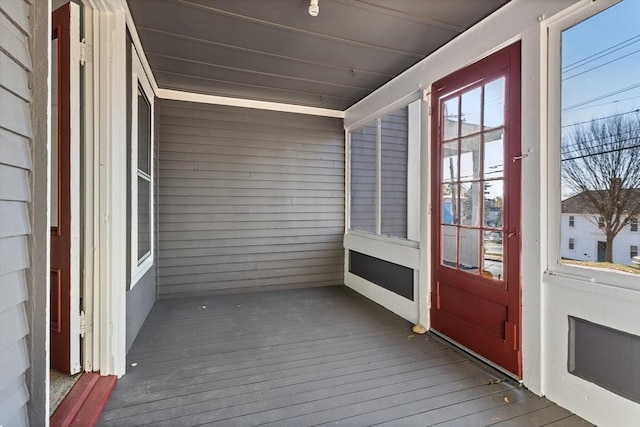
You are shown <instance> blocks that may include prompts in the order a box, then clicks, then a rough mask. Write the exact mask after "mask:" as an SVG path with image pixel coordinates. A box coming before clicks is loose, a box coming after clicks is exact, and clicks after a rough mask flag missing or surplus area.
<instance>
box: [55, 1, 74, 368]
mask: <svg viewBox="0 0 640 427" xmlns="http://www.w3.org/2000/svg"><path fill="white" fill-rule="evenodd" d="M69 67H70V9H69V5H68V4H67V5H65V6H63V7H61V8H59V9H57V10H56V11H55V12H53V19H52V42H51V87H52V91H51V175H50V181H51V289H50V297H51V302H50V304H51V305H50V312H51V313H50V325H51V367H52V368H54V369H57V370H59V371H62V372H65V373H71V360H70V349H71V319H70V316H71V308H72V307H71V177H70V169H71V121H70V90H69V89H70V69H69Z"/></svg>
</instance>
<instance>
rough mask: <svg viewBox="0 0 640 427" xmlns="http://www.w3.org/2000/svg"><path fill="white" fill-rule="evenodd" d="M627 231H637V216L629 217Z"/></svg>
mask: <svg viewBox="0 0 640 427" xmlns="http://www.w3.org/2000/svg"><path fill="white" fill-rule="evenodd" d="M629 231H632V232H636V231H638V218H631V219H630V220H629Z"/></svg>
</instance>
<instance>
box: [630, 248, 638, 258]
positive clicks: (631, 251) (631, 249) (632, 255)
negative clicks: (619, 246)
mask: <svg viewBox="0 0 640 427" xmlns="http://www.w3.org/2000/svg"><path fill="white" fill-rule="evenodd" d="M633 248H636V249H635V253H636V254H635V255H634V254H633V252H634V250H633ZM638 249H639V248H638V245H629V259H631V258H633V257H636V256H638V254H639V253H640V252H638Z"/></svg>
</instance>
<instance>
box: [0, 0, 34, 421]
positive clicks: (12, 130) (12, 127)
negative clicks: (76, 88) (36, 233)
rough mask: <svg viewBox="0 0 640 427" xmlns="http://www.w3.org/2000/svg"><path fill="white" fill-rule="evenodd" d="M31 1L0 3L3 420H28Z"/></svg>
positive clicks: (0, 407) (0, 391) (0, 405)
mask: <svg viewBox="0 0 640 427" xmlns="http://www.w3.org/2000/svg"><path fill="white" fill-rule="evenodd" d="M27 7H28V5H27V3H25V2H24V1H18V0H14V1H8V2H5V1H3V2H2V3H0V9H2V10H1V11H0V47H1V50H0V70H1V72H0V295H1V297H0V425H5V426H26V425H28V423H29V422H28V415H27V402H28V400H29V391H28V389H27V383H26V372H27V369H28V368H29V354H28V351H27V342H26V339H27V337H28V334H29V327H28V321H27V313H26V302H27V299H28V292H27V278H26V277H27V276H26V274H25V272H26V270H27V269H28V268H29V252H28V244H27V239H28V235H29V234H30V232H31V227H30V224H29V217H28V212H27V204H28V202H29V201H30V200H31V194H30V185H29V171H30V170H31V154H30V147H29V138H30V137H31V136H32V130H31V127H32V126H31V117H30V113H29V109H30V102H31V92H30V90H29V71H30V69H31V60H30V54H29V47H28V46H29V44H28V43H29V34H30V29H29V19H28V10H27Z"/></svg>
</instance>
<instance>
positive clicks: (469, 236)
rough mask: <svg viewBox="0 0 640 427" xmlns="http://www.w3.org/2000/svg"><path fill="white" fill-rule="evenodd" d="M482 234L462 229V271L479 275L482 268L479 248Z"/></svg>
mask: <svg viewBox="0 0 640 427" xmlns="http://www.w3.org/2000/svg"><path fill="white" fill-rule="evenodd" d="M479 247H480V232H479V231H478V230H475V229H470V228H461V229H460V261H459V262H460V269H461V270H465V271H467V272H469V273H477V272H478V269H479V268H480V261H479V259H478V258H479V256H478V248H479Z"/></svg>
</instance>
